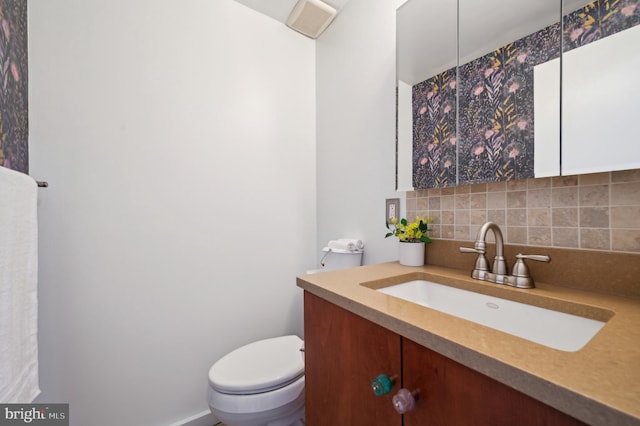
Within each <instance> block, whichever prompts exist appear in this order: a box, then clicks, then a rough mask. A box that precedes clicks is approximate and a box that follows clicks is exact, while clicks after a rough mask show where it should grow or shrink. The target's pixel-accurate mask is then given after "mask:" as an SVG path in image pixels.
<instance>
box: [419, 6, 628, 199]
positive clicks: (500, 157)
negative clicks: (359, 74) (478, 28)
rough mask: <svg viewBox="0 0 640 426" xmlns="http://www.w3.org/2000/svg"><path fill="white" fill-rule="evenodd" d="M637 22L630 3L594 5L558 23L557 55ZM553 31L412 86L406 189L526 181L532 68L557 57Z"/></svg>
mask: <svg viewBox="0 0 640 426" xmlns="http://www.w3.org/2000/svg"><path fill="white" fill-rule="evenodd" d="M638 23H640V7H639V6H638V0H598V1H595V2H593V3H590V4H589V5H587V6H585V7H584V8H582V9H579V10H577V11H575V12H572V13H570V14H568V15H566V16H565V17H564V18H563V25H564V30H563V33H564V34H563V35H562V37H563V43H564V50H565V51H566V50H570V49H573V48H575V47H579V46H583V45H585V44H587V43H590V42H593V41H596V40H598V39H600V38H602V37H606V36H608V35H611V34H614V33H616V32H619V31H622V30H623V29H625V28H629V27H632V26H634V25H637V24H638ZM560 32H561V30H560V25H559V23H558V24H555V25H552V26H549V27H547V28H545V29H543V30H541V31H538V32H536V33H534V34H531V35H529V36H527V37H524V38H522V39H520V40H517V41H515V42H513V43H510V44H508V45H506V46H503V47H501V48H499V49H497V50H495V51H493V52H491V53H489V54H487V55H485V56H483V57H481V58H478V59H475V60H473V61H471V62H469V63H466V64H463V65H460V66H459V67H458V72H459V75H458V80H457V82H456V78H455V69H451V70H448V71H445V72H444V73H442V74H439V75H437V76H435V77H432V78H430V79H428V80H425V81H423V82H421V83H418V84H416V85H415V86H414V87H413V100H412V102H413V114H414V129H413V163H414V164H413V166H414V179H413V184H414V188H416V189H420V188H440V187H447V186H454V185H456V184H471V183H478V182H493V181H505V180H513V179H526V178H532V177H534V176H533V174H534V170H533V158H534V148H535V147H534V133H533V132H534V117H533V107H534V105H533V67H534V66H535V65H538V64H540V63H543V62H546V61H549V60H551V59H553V58H556V57H558V55H559V50H560V37H561V34H560ZM456 96H458V97H459V98H458V111H456V108H455V105H456ZM456 120H457V122H456ZM456 126H457V130H456ZM456 159H457V166H456ZM456 172H457V173H458V180H457V181H456Z"/></svg>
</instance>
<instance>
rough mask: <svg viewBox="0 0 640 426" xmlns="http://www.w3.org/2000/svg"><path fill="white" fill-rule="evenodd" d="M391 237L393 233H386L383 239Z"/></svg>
mask: <svg viewBox="0 0 640 426" xmlns="http://www.w3.org/2000/svg"><path fill="white" fill-rule="evenodd" d="M392 235H393V233H392V232H389V233H388V234H387V235H385V236H384V237H385V238H387V237H390V236H392Z"/></svg>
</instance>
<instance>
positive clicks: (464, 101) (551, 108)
mask: <svg viewBox="0 0 640 426" xmlns="http://www.w3.org/2000/svg"><path fill="white" fill-rule="evenodd" d="M458 11H459V23H460V30H459V69H458V78H459V95H458V120H459V123H458V141H459V146H458V164H459V179H458V183H459V184H473V183H481V182H494V181H504V180H512V179H527V178H532V177H541V176H551V175H558V174H559V172H560V158H559V155H560V127H559V123H560V122H559V117H560V100H559V96H560V67H559V65H558V64H556V65H553V63H549V61H551V60H552V59H554V58H557V57H559V56H560V40H561V36H560V35H561V29H560V14H561V10H560V3H559V1H558V0H536V1H530V0H510V1H503V0H484V1H481V2H479V1H477V0H459V6H458ZM540 67H542V68H545V69H547V72H546V73H545V74H543V76H542V77H540V76H539V74H538V73H537V71H538V69H539V68H540ZM540 78H543V79H545V81H546V82H547V85H546V90H545V91H544V92H548V93H549V94H550V95H551V96H548V97H542V98H541V97H540V94H538V93H536V90H535V89H536V88H538V86H539V85H540V84H539V83H540V82H539V81H537V80H539V79H540ZM544 94H546V93H542V95H544ZM536 153H537V155H536Z"/></svg>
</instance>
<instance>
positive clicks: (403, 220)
mask: <svg viewBox="0 0 640 426" xmlns="http://www.w3.org/2000/svg"><path fill="white" fill-rule="evenodd" d="M400 223H401V224H402V225H403V226H407V219H404V218H403V219H401V220H400Z"/></svg>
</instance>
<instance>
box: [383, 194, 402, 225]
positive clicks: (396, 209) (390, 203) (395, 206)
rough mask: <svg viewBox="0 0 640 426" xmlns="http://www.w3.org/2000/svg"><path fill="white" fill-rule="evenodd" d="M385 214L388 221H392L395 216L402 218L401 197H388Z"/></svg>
mask: <svg viewBox="0 0 640 426" xmlns="http://www.w3.org/2000/svg"><path fill="white" fill-rule="evenodd" d="M385 215H386V218H385V220H386V221H387V222H391V219H393V218H394V217H395V218H396V219H400V198H387V205H386V209H385Z"/></svg>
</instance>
